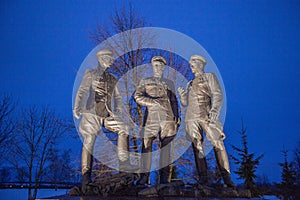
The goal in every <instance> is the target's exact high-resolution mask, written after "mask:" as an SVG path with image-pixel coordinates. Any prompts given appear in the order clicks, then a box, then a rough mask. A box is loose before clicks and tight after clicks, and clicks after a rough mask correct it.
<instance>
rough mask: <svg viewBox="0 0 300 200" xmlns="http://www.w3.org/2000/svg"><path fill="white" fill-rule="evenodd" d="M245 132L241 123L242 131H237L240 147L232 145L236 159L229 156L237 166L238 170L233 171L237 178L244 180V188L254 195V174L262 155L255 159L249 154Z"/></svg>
mask: <svg viewBox="0 0 300 200" xmlns="http://www.w3.org/2000/svg"><path fill="white" fill-rule="evenodd" d="M246 131H247V130H246V128H245V127H244V122H243V121H242V130H241V131H238V133H239V134H240V135H241V137H242V147H241V148H239V147H236V146H234V145H232V148H233V149H234V150H235V151H236V152H237V154H238V157H235V156H231V158H232V159H233V160H234V163H235V164H237V165H238V166H239V167H238V169H237V170H236V171H234V172H235V173H236V174H237V175H238V176H239V178H238V179H242V180H244V185H245V187H246V188H247V189H249V190H250V191H251V193H252V194H253V195H256V194H257V193H256V188H255V179H256V177H257V175H256V174H255V172H256V169H257V166H258V165H259V162H260V160H261V159H262V157H263V154H261V155H259V156H258V157H256V158H255V154H254V153H249V149H248V141H247V134H246Z"/></svg>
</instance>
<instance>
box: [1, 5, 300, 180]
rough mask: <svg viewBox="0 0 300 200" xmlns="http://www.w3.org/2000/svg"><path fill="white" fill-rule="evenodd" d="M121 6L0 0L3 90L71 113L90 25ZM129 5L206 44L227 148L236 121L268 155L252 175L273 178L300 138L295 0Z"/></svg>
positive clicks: (299, 17)
mask: <svg viewBox="0 0 300 200" xmlns="http://www.w3.org/2000/svg"><path fill="white" fill-rule="evenodd" d="M83 2H84V3H83ZM126 3H127V1H111V0H107V1H104V0H98V1H59V0H54V1H11V0H10V1H8V0H4V1H1V3H0V19H1V20H0V25H1V26H0V27H1V32H0V44H1V46H0V55H1V62H0V66H1V67H0V92H1V93H9V94H11V95H13V97H14V98H15V99H16V100H18V102H19V104H20V106H27V105H32V104H35V105H49V106H50V107H52V108H54V109H55V110H56V111H57V112H59V113H60V114H62V115H64V116H66V117H71V114H72V112H71V109H72V108H71V107H72V88H73V83H74V80H75V76H76V72H77V70H78V69H79V67H80V65H81V62H82V61H83V59H84V58H85V56H86V55H87V54H88V53H89V52H90V51H91V50H92V49H93V48H94V47H95V45H96V44H95V43H94V42H93V41H92V40H91V39H90V38H89V34H88V31H93V30H95V27H96V24H97V23H100V24H101V23H102V22H104V23H105V21H107V19H108V17H109V16H110V15H111V14H112V12H113V9H114V8H118V7H120V5H124V4H126ZM133 7H134V8H135V9H136V10H137V12H138V14H139V15H143V16H144V17H145V19H146V21H147V22H148V23H149V24H150V25H152V26H156V27H163V28H169V29H173V30H176V31H179V32H182V33H184V34H186V35H188V36H189V37H191V38H193V39H194V40H196V41H197V42H198V43H200V44H201V45H202V46H203V47H204V48H205V49H206V50H207V51H208V53H209V54H210V56H211V57H212V58H213V60H214V62H215V63H216V65H217V66H218V69H219V71H220V73H221V75H222V78H223V81H224V84H225V88H226V95H227V117H226V123H225V130H226V133H227V136H228V137H227V139H226V140H225V143H226V145H227V146H228V150H229V152H232V151H231V150H230V148H229V144H237V145H238V144H239V143H240V137H239V135H238V134H237V133H236V131H237V130H239V129H240V127H241V118H243V119H244V122H245V124H246V127H247V128H248V131H247V133H248V138H249V147H250V151H251V152H256V153H257V154H260V153H264V154H265V157H264V158H263V161H262V164H261V165H260V167H259V174H263V173H265V174H266V175H268V176H269V179H270V180H271V181H279V180H280V171H279V170H280V168H279V166H278V162H280V161H281V160H282V155H281V153H280V151H281V150H282V147H283V145H285V147H286V148H287V149H288V150H292V149H293V148H294V147H295V145H296V144H297V142H298V140H299V139H300V136H299V135H298V134H299V129H300V123H299V114H300V104H299V97H300V93H299V89H300V88H299V85H300V78H299V77H300V69H299V63H300V3H299V1H258V0H257V1H199V0H195V1H179V0H172V1H166V0H151V1H142V0H136V1H133ZM174 42H175V41H174ZM290 153H291V152H290ZM233 168H234V167H233Z"/></svg>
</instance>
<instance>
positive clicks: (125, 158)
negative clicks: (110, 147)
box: [118, 133, 139, 173]
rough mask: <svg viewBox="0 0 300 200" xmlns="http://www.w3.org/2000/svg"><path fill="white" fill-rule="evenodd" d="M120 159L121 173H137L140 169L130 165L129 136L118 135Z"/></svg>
mask: <svg viewBox="0 0 300 200" xmlns="http://www.w3.org/2000/svg"><path fill="white" fill-rule="evenodd" d="M118 157H119V171H125V172H131V173H135V172H136V171H137V170H138V169H139V167H138V166H136V165H132V164H131V163H130V156H129V136H128V134H123V133H119V135H118Z"/></svg>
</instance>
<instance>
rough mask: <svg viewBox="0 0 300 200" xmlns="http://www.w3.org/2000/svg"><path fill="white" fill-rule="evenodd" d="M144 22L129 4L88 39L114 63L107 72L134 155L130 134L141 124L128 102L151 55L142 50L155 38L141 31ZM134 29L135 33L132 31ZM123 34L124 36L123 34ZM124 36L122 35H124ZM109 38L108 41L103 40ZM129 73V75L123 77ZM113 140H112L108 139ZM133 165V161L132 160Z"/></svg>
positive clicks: (139, 114)
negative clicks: (115, 84)
mask: <svg viewBox="0 0 300 200" xmlns="http://www.w3.org/2000/svg"><path fill="white" fill-rule="evenodd" d="M146 24H147V23H146V20H145V19H144V17H143V16H141V15H139V14H138V12H137V11H135V10H134V9H133V6H132V4H131V3H129V5H128V6H123V7H122V8H116V9H115V10H114V11H113V13H112V15H111V17H110V18H109V20H107V23H106V24H97V27H96V31H94V32H91V34H90V35H91V38H92V40H93V41H95V42H96V43H97V44H98V43H104V44H105V46H106V48H108V49H111V50H112V51H113V52H114V54H115V55H117V59H116V61H115V64H114V66H112V67H111V68H110V71H111V72H112V73H113V74H115V75H116V76H117V78H118V79H119V81H120V83H121V84H119V86H121V87H119V89H120V93H121V95H122V97H123V102H124V106H125V111H126V113H127V117H124V120H125V119H128V121H127V122H128V123H129V124H130V128H131V132H132V133H133V135H132V137H131V141H132V143H133V145H131V150H133V151H134V152H135V153H138V149H140V148H139V147H138V146H139V145H138V140H137V135H136V134H135V133H136V132H137V131H136V130H134V129H135V128H133V127H136V124H138V125H141V124H142V115H143V111H142V109H141V107H140V106H139V105H137V107H136V108H134V109H135V113H137V114H136V115H131V114H130V113H132V110H133V109H132V107H131V105H130V103H129V102H130V100H132V96H133V92H134V89H135V86H136V85H137V84H138V83H139V81H140V79H141V78H142V74H145V71H146V69H145V68H144V67H138V66H140V65H142V64H143V63H144V62H147V61H148V62H149V61H150V59H151V57H152V56H151V55H150V56H149V51H148V50H147V49H145V47H147V46H149V45H150V44H151V43H152V42H153V41H154V38H155V36H154V35H153V34H152V33H151V32H149V31H146V30H144V29H137V28H143V27H145V26H146ZM133 29H135V31H133ZM126 31H127V32H126ZM124 32H126V33H124ZM118 33H122V37H120V38H121V39H120V38H118V39H114V38H113V37H111V36H113V35H115V34H118ZM108 38H110V39H109V40H107V39H108ZM127 72H129V73H127ZM111 139H112V140H113V139H116V137H111ZM136 162H137V160H136Z"/></svg>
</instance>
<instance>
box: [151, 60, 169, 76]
mask: <svg viewBox="0 0 300 200" xmlns="http://www.w3.org/2000/svg"><path fill="white" fill-rule="evenodd" d="M165 67H166V66H165V64H164V63H163V62H160V61H153V62H152V68H153V75H154V77H158V78H161V77H162V76H163V73H164V70H165Z"/></svg>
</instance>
